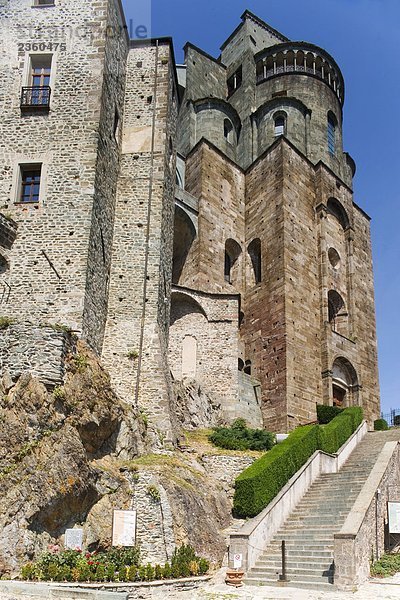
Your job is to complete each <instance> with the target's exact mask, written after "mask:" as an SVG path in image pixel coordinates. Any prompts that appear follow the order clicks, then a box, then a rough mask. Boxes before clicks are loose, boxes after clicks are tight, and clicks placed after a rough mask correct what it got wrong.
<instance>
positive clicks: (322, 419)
mask: <svg viewBox="0 0 400 600" xmlns="http://www.w3.org/2000/svg"><path fill="white" fill-rule="evenodd" d="M343 410H344V409H343V408H340V407H339V406H326V405H325V404H317V419H318V423H319V424H320V425H326V424H327V423H329V422H330V421H332V419H334V418H335V417H337V415H339V414H340V413H341V412H343Z"/></svg>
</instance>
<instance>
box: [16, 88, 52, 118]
mask: <svg viewBox="0 0 400 600" xmlns="http://www.w3.org/2000/svg"><path fill="white" fill-rule="evenodd" d="M50 95H51V88H50V87H49V86H48V85H43V86H33V87H23V88H22V93H21V110H29V111H42V112H43V111H48V110H49V109H50Z"/></svg>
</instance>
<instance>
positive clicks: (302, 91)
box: [256, 73, 352, 185]
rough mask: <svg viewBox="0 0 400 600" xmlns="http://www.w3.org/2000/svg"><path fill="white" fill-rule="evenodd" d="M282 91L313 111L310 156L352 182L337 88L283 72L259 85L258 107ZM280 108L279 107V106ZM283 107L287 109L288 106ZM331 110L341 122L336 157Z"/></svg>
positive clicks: (309, 131)
mask: <svg viewBox="0 0 400 600" xmlns="http://www.w3.org/2000/svg"><path fill="white" fill-rule="evenodd" d="M282 92H286V93H287V95H288V96H292V97H294V98H296V99H298V100H300V101H301V102H303V103H304V104H305V106H306V107H307V108H308V109H309V110H310V111H311V118H310V125H309V130H308V140H307V153H306V154H307V157H308V158H309V159H310V160H311V162H313V163H314V164H316V163H318V162H319V161H321V160H322V161H323V162H324V163H325V164H327V165H328V167H329V168H330V169H332V171H334V173H336V174H337V175H338V176H339V177H341V178H342V179H343V181H345V182H346V183H347V184H348V185H351V183H352V182H351V174H350V173H349V169H348V166H347V162H346V158H345V155H344V154H343V140H342V107H341V104H340V101H339V99H338V98H337V96H336V95H335V93H334V92H333V90H331V88H330V87H329V86H328V85H326V84H325V83H324V82H322V81H320V80H318V79H316V78H313V77H307V76H304V75H295V74H293V73H291V74H290V75H281V76H280V77H276V78H273V79H270V80H268V81H266V82H264V83H261V84H260V85H257V86H256V106H257V107H258V106H261V105H262V104H264V103H265V102H267V101H270V100H272V99H273V97H274V94H277V93H282ZM276 110H279V108H277V109H276ZM283 110H285V109H284V107H283ZM328 111H332V112H333V114H334V115H335V117H336V119H337V123H338V126H337V127H336V154H335V155H334V156H332V155H331V154H330V153H329V152H328V141H327V123H328ZM289 139H290V140H291V141H293V143H294V144H296V145H297V141H296V138H293V139H292V137H290V138H289ZM299 149H300V150H301V149H302V148H299ZM264 150H265V148H264Z"/></svg>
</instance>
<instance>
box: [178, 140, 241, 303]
mask: <svg viewBox="0 0 400 600" xmlns="http://www.w3.org/2000/svg"><path fill="white" fill-rule="evenodd" d="M186 189H187V190H188V192H189V193H191V194H192V195H193V196H195V197H197V198H198V199H199V217H198V228H199V230H198V237H197V238H196V239H195V241H194V243H193V245H192V247H191V249H190V253H189V257H188V260H189V261H190V262H192V263H193V271H192V273H193V274H192V275H191V276H190V277H187V278H185V280H182V281H180V284H181V285H183V286H187V287H190V288H193V287H194V288H196V289H200V290H203V291H207V292H208V291H211V292H224V293H228V294H229V293H238V292H241V291H242V290H243V286H244V271H245V233H244V190H245V187H244V175H243V172H242V171H241V169H240V168H239V167H237V166H235V165H234V164H233V163H232V162H231V161H229V159H227V158H226V157H225V156H224V155H222V154H221V153H220V152H218V151H217V149H216V148H214V147H213V146H211V145H210V144H208V143H207V142H205V143H200V144H199V145H198V146H197V147H196V148H195V149H194V150H193V152H192V153H191V154H190V156H189V157H188V159H187V163H186ZM229 239H233V240H235V242H237V243H238V244H239V246H240V247H241V254H240V256H239V258H238V260H237V261H236V263H235V265H234V267H233V269H232V284H230V283H228V282H227V281H225V279H224V257H225V243H226V241H227V240H229Z"/></svg>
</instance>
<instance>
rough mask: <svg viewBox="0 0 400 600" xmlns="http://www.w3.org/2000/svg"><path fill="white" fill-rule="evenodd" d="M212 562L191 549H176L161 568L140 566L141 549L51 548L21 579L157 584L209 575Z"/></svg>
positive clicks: (22, 574)
mask: <svg viewBox="0 0 400 600" xmlns="http://www.w3.org/2000/svg"><path fill="white" fill-rule="evenodd" d="M208 568H209V563H208V561H207V560H206V559H205V558H200V557H199V556H196V553H195V551H194V550H193V548H192V547H191V546H185V545H183V546H181V547H180V548H176V549H175V551H174V554H173V556H172V563H171V565H170V564H169V563H166V564H165V566H164V568H162V567H161V566H160V565H156V567H153V566H152V565H151V564H147V565H142V564H140V551H139V549H138V548H110V549H109V550H107V551H106V552H99V553H97V552H82V551H80V550H63V551H60V550H59V547H58V546H51V551H49V552H45V553H44V554H42V555H41V557H40V558H39V559H38V560H37V562H30V563H27V564H26V565H24V566H23V567H22V569H21V578H22V579H24V580H27V581H38V580H39V581H42V580H44V581H77V582H84V581H99V582H104V581H121V582H125V581H153V580H154V579H158V580H159V579H163V578H164V579H169V578H171V577H176V578H179V577H189V576H190V575H191V574H193V573H200V574H203V573H206V572H207V571H208Z"/></svg>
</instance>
